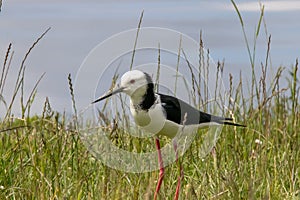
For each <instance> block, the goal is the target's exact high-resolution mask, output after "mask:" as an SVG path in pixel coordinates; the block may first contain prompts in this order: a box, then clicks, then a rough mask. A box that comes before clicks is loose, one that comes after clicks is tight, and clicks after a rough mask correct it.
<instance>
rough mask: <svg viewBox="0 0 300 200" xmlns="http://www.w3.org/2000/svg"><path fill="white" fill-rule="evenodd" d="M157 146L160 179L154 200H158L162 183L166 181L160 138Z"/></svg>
mask: <svg viewBox="0 0 300 200" xmlns="http://www.w3.org/2000/svg"><path fill="white" fill-rule="evenodd" d="M155 144H156V149H157V151H158V162H159V178H158V182H157V185H156V190H155V193H154V200H156V198H157V194H158V192H159V190H160V187H161V184H162V181H163V179H164V172H165V169H164V164H163V160H162V156H161V151H160V143H159V139H158V138H155Z"/></svg>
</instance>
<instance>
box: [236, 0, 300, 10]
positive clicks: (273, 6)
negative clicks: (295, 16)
mask: <svg viewBox="0 0 300 200" xmlns="http://www.w3.org/2000/svg"><path fill="white" fill-rule="evenodd" d="M262 4H263V5H264V6H265V11H268V12H270V11H271V12H280V11H296V10H300V1H291V0H287V1H262ZM237 6H238V8H239V10H240V11H259V10H260V6H259V3H258V2H245V3H239V4H237ZM231 9H234V8H233V7H231Z"/></svg>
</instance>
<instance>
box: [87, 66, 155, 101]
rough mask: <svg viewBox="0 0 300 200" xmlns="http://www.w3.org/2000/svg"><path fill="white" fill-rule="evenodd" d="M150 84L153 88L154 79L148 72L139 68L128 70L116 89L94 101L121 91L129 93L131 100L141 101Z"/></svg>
mask: <svg viewBox="0 0 300 200" xmlns="http://www.w3.org/2000/svg"><path fill="white" fill-rule="evenodd" d="M149 86H150V87H152V88H151V89H153V83H152V79H151V77H150V76H149V75H148V74H146V73H144V72H142V71H139V70H132V71H128V72H126V73H125V74H123V76H122V77H121V82H120V84H118V85H117V86H116V88H115V89H113V90H112V91H111V92H108V93H107V94H105V95H104V96H102V97H100V98H98V99H97V100H95V101H94V102H93V103H96V102H99V101H102V100H103V99H106V98H108V97H110V96H112V95H114V94H117V93H120V92H124V93H126V94H127V95H129V96H130V98H131V100H133V101H137V102H139V101H141V100H142V98H143V96H144V95H145V94H146V91H147V89H148V87H149Z"/></svg>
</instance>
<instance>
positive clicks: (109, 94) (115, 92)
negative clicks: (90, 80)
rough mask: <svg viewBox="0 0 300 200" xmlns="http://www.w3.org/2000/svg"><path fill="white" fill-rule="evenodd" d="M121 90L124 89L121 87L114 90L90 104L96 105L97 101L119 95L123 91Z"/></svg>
mask: <svg viewBox="0 0 300 200" xmlns="http://www.w3.org/2000/svg"><path fill="white" fill-rule="evenodd" d="M123 89H124V88H122V87H121V88H116V89H114V90H113V91H111V92H109V93H108V94H105V95H103V96H102V97H100V98H98V99H96V100H95V101H93V102H92V103H97V102H99V101H102V100H103V99H106V98H108V97H110V96H112V95H114V94H117V93H120V92H122V91H123Z"/></svg>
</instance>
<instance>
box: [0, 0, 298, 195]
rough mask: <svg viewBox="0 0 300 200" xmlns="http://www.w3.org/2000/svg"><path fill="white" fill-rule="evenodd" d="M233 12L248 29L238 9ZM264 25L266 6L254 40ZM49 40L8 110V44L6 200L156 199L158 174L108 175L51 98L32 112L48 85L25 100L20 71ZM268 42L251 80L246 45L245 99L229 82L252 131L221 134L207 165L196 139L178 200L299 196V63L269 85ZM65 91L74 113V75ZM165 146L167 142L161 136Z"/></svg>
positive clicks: (172, 171) (147, 145)
mask: <svg viewBox="0 0 300 200" xmlns="http://www.w3.org/2000/svg"><path fill="white" fill-rule="evenodd" d="M232 2H233V1H232ZM233 3H234V2H233ZM234 5H235V4H234ZM236 9H237V7H236ZM237 13H238V15H239V17H240V20H241V24H242V26H244V24H243V20H242V17H241V14H240V13H239V11H238V9H237ZM262 21H263V7H262V12H261V19H260V21H259V26H258V28H257V31H256V32H257V35H258V34H259V29H260V24H261V23H262ZM45 33H46V32H45ZM45 33H44V34H45ZM244 33H245V32H244ZM44 34H43V35H42V36H41V37H40V38H38V40H37V41H36V42H35V43H34V44H33V46H32V47H31V48H30V49H29V51H28V53H27V54H26V56H25V58H24V60H23V62H22V63H21V67H20V70H19V74H18V78H17V80H16V84H15V88H14V94H13V96H12V99H11V101H10V102H6V99H4V98H3V89H4V87H5V86H6V85H5V80H6V77H7V74H8V70H9V68H10V63H11V59H12V58H13V52H12V45H11V44H10V45H9V47H8V50H7V54H6V55H5V57H4V62H3V63H4V64H3V67H2V73H1V79H0V103H1V104H3V105H5V106H6V108H7V113H6V114H5V115H4V117H3V118H2V119H1V121H0V155H1V156H0V199H152V198H153V194H154V191H155V186H156V180H157V178H158V171H154V172H147V173H141V174H138V173H126V172H123V171H118V170H114V169H111V168H108V167H107V166H105V165H104V164H102V163H101V162H100V161H99V160H97V159H95V158H94V157H93V156H92V155H91V154H90V153H89V152H88V150H87V149H86V147H85V146H84V144H83V143H82V141H81V140H80V138H79V133H78V132H77V130H76V120H74V119H67V117H66V115H65V114H64V113H61V112H56V111H54V110H53V109H52V108H51V105H50V103H49V100H48V98H47V99H46V100H45V103H44V105H43V112H42V113H41V114H40V115H37V116H32V115H31V114H30V107H31V105H32V104H33V103H34V96H35V93H36V90H37V85H38V82H39V80H40V79H41V78H42V77H41V78H40V79H38V80H37V84H36V87H34V88H33V91H32V93H31V94H30V95H29V98H28V99H27V100H24V91H23V86H24V77H25V74H26V73H25V65H24V63H25V61H26V58H27V56H28V54H29V53H30V51H31V49H32V48H34V46H35V45H36V44H37V43H38V41H39V40H40V39H42V37H43V36H44ZM257 35H256V37H257ZM245 38H246V39H247V37H245ZM268 38H269V40H268V44H267V45H268V50H267V53H266V60H265V62H264V63H263V64H262V65H261V69H262V72H261V74H260V76H259V75H258V74H255V73H254V68H255V67H256V66H255V62H254V61H255V47H254V50H253V52H251V50H250V47H249V45H248V42H247V48H248V50H249V56H250V60H251V67H252V68H253V73H252V79H251V83H250V89H249V93H248V91H247V92H246V90H245V87H244V86H243V81H242V77H239V84H238V85H237V86H234V85H233V84H232V79H233V77H232V76H230V77H229V83H230V88H229V89H228V93H229V94H230V102H228V103H227V107H228V110H229V111H230V113H231V115H232V116H234V117H235V118H236V121H238V122H243V123H245V124H246V125H247V128H233V127H224V128H223V130H222V135H221V137H220V138H219V140H218V142H217V144H216V146H215V148H214V149H213V150H212V151H211V153H210V154H209V155H208V156H207V157H205V158H204V159H200V158H198V157H197V155H199V149H200V146H201V143H200V142H199V140H197V139H196V140H195V141H193V143H192V145H191V147H190V148H189V149H188V151H187V152H186V154H185V155H184V156H183V157H182V158H181V160H180V161H181V163H182V164H183V168H184V173H185V174H184V180H183V183H182V190H181V194H180V198H181V199H299V198H300V180H299V179H300V175H299V171H300V135H299V132H300V122H299V119H300V106H299V93H300V87H299V79H298V77H297V73H298V60H296V62H295V65H294V66H293V67H291V68H288V69H285V68H282V67H279V68H278V70H277V73H276V75H275V76H274V77H273V79H272V81H271V83H269V82H267V80H266V76H267V74H268V64H269V49H270V48H269V47H270V43H271V38H270V37H268ZM246 41H247V40H246ZM201 43H202V44H203V42H202V41H201ZM200 54H201V52H200ZM218 66H221V65H218ZM202 67H203V66H202ZM203 70H205V69H203ZM284 70H285V71H287V70H288V71H289V76H288V77H285V76H283V72H284ZM207 71H208V69H207ZM197 76H198V74H195V75H194V77H197ZM234 78H235V77H234ZM282 79H287V80H288V85H287V86H286V87H282V86H281V85H280V81H281V80H282ZM195 84H196V83H195ZM69 85H70V89H71V98H72V100H73V106H74V110H75V112H77V111H76V106H75V97H74V94H73V89H72V79H71V76H69ZM75 92H76V91H75ZM196 94H197V93H196V92H195V93H194V95H196ZM246 96H249V97H247V98H246ZM17 97H18V98H20V99H18V101H17V102H21V111H22V115H21V116H20V117H15V116H14V114H13V113H12V112H11V108H12V105H13V104H15V103H16V98H17ZM197 98H199V97H197ZM206 100H207V99H205V98H204V99H203V101H204V102H205V101H206ZM110 123H111V122H110V121H109V122H107V124H110ZM108 130H110V129H109V127H108ZM114 131H115V132H114V135H113V137H111V140H113V141H114V142H115V143H116V144H118V145H119V146H120V147H122V148H124V149H129V150H131V151H137V152H139V151H151V150H152V151H154V146H155V145H154V141H153V139H151V138H150V139H137V138H131V137H130V136H129V135H128V134H124V133H123V130H122V129H119V128H117V129H116V130H114ZM108 132H109V131H108ZM203 134H205V131H204V132H203ZM162 142H163V143H167V142H168V140H167V139H166V138H162ZM177 177H178V166H177V164H176V163H174V164H172V165H170V166H168V167H167V168H166V174H165V179H164V182H163V185H162V189H161V192H160V199H172V198H173V196H174V191H175V189H176V183H177Z"/></svg>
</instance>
